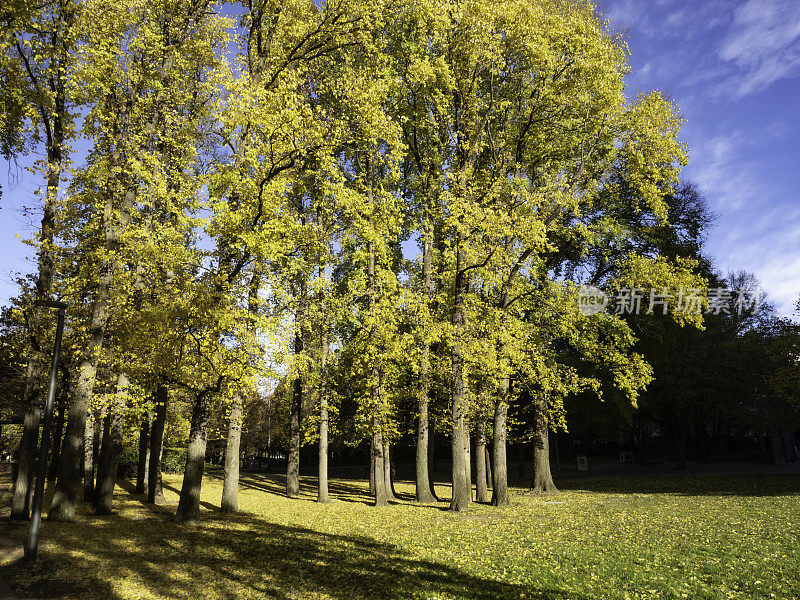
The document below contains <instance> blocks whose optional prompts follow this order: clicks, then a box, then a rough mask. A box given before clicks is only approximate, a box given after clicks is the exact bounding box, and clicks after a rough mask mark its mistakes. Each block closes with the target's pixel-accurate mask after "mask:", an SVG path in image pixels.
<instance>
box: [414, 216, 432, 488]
mask: <svg viewBox="0 0 800 600" xmlns="http://www.w3.org/2000/svg"><path fill="white" fill-rule="evenodd" d="M431 250H432V248H431V240H430V232H429V230H427V229H426V231H425V239H424V241H423V246H422V278H423V280H424V284H425V300H426V303H428V302H430V298H431V295H432V293H431V287H432V278H431ZM423 336H424V333H423ZM430 353H431V348H430V344H429V343H428V340H427V339H424V338H423V340H422V359H421V361H420V372H419V399H418V401H417V406H418V413H419V415H418V420H417V454H416V500H417V502H426V503H427V502H435V501H436V497H435V496H434V494H433V490H432V485H431V481H432V480H431V478H430V472H429V471H430V468H429V463H428V455H429V453H430V448H429V445H430V444H431V443H432V442H431V440H430V439H429V437H428V433H429V427H428V404H429V396H430V367H431V365H430Z"/></svg>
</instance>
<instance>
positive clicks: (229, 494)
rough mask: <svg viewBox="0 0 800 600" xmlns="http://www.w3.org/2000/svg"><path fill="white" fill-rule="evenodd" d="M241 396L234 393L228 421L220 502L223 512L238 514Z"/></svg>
mask: <svg viewBox="0 0 800 600" xmlns="http://www.w3.org/2000/svg"><path fill="white" fill-rule="evenodd" d="M242 401H243V399H242V395H241V393H238V392H237V393H236V394H235V395H234V398H233V403H232V404H231V416H230V419H229V421H228V441H227V444H225V478H224V480H223V483H222V502H221V503H220V507H221V508H222V510H223V511H225V512H239V443H240V442H241V439H242Z"/></svg>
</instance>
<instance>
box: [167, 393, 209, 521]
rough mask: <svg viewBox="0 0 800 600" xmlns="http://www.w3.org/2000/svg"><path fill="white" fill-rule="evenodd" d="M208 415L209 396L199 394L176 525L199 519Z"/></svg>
mask: <svg viewBox="0 0 800 600" xmlns="http://www.w3.org/2000/svg"><path fill="white" fill-rule="evenodd" d="M210 414H211V403H210V397H209V395H208V394H207V393H199V394H198V395H197V398H196V399H195V403H194V409H193V410H192V426H191V430H190V432H189V446H188V447H187V450H186V467H185V468H184V471H183V485H182V486H181V496H180V500H179V501H178V511H177V513H176V514H175V520H176V521H177V522H178V523H185V522H192V521H196V520H197V519H198V518H200V491H201V488H202V485H203V469H204V467H205V460H206V439H207V434H208V418H209V415H210Z"/></svg>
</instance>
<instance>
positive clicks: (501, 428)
mask: <svg viewBox="0 0 800 600" xmlns="http://www.w3.org/2000/svg"><path fill="white" fill-rule="evenodd" d="M508 388H509V380H508V377H504V378H502V379H501V380H500V395H499V396H500V397H499V398H498V399H497V403H496V404H495V407H494V431H493V435H492V438H493V442H492V451H493V454H494V457H493V458H494V461H493V462H494V469H493V472H492V475H493V476H494V477H493V478H492V505H494V506H508V505H509V504H510V502H511V500H510V498H509V496H508V463H507V461H506V418H507V415H508V404H507V403H506V397H507V395H508Z"/></svg>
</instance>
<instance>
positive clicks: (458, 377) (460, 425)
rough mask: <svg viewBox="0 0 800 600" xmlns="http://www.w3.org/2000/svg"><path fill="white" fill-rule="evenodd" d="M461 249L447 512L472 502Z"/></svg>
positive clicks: (458, 246)
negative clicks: (451, 464)
mask: <svg viewBox="0 0 800 600" xmlns="http://www.w3.org/2000/svg"><path fill="white" fill-rule="evenodd" d="M463 269H464V265H463V250H462V248H461V242H460V240H459V241H457V242H456V265H455V270H456V280H455V301H454V302H453V328H454V330H455V333H454V335H453V349H452V360H453V390H452V407H453V408H452V411H453V436H452V440H451V444H452V456H453V495H452V498H451V500H450V510H457V511H461V510H467V509H468V508H469V506H470V504H471V502H472V489H471V486H470V484H469V479H470V478H469V468H470V465H469V462H468V460H469V459H468V453H469V434H468V433H467V422H466V420H467V411H468V410H469V405H468V402H469V401H468V398H467V395H466V393H465V392H466V390H465V389H464V358H463V355H462V352H463V348H462V341H461V336H462V335H463V330H464V295H465V292H466V283H467V282H466V274H465V273H464V270H463Z"/></svg>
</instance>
